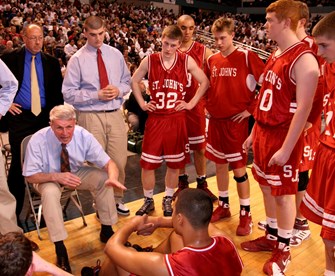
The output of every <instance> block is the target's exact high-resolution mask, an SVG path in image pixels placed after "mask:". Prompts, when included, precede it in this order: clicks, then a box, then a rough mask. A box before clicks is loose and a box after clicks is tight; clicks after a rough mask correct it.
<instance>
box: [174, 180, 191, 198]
mask: <svg viewBox="0 0 335 276" xmlns="http://www.w3.org/2000/svg"><path fill="white" fill-rule="evenodd" d="M186 188H188V175H187V174H183V175H179V181H178V189H177V191H175V193H174V194H173V197H172V200H175V199H176V197H177V195H178V194H179V193H180V192H181V191H182V190H184V189H186Z"/></svg>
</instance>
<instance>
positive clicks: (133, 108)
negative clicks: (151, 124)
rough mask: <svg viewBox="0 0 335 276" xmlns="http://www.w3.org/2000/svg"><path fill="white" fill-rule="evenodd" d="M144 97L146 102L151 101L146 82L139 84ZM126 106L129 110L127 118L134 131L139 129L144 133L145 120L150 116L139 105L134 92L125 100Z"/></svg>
mask: <svg viewBox="0 0 335 276" xmlns="http://www.w3.org/2000/svg"><path fill="white" fill-rule="evenodd" d="M139 86H140V90H141V94H142V97H143V99H144V101H145V102H146V103H148V102H149V101H150V95H148V94H147V89H146V87H145V84H144V82H143V81H142V82H140V84H139ZM124 108H125V109H126V110H127V111H128V113H127V120H128V122H129V124H130V125H131V129H130V130H132V131H139V132H140V133H141V134H143V133H144V127H145V122H146V120H147V118H148V113H147V112H146V111H143V110H142V108H141V107H140V106H139V105H138V103H137V101H136V99H135V96H134V94H133V93H131V94H130V96H129V99H128V100H126V101H125V102H124Z"/></svg>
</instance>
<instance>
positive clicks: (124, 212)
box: [116, 201, 130, 216]
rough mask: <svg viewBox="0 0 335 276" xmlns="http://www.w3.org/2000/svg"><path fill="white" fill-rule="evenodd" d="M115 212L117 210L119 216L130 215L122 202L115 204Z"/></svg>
mask: <svg viewBox="0 0 335 276" xmlns="http://www.w3.org/2000/svg"><path fill="white" fill-rule="evenodd" d="M116 210H117V213H118V214H119V215H121V216H129V214H130V211H129V209H128V208H127V206H126V205H124V203H123V202H122V201H120V202H118V203H116Z"/></svg>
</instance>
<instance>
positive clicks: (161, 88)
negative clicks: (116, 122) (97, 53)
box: [132, 25, 209, 216]
mask: <svg viewBox="0 0 335 276" xmlns="http://www.w3.org/2000/svg"><path fill="white" fill-rule="evenodd" d="M182 38H183V33H182V31H181V30H180V28H179V27H178V26H175V25H172V26H168V27H166V28H165V29H164V31H163V33H162V51H161V52H159V53H154V54H152V55H150V56H148V57H146V58H144V59H143V61H142V62H141V64H140V66H139V68H138V69H137V70H136V72H135V74H134V75H133V77H132V89H133V93H134V96H135V98H136V100H137V101H138V104H139V105H140V107H141V108H142V109H143V110H144V111H148V115H149V116H148V119H147V122H146V126H145V132H144V139H143V145H142V156H141V167H142V176H141V177H142V184H143V191H144V196H145V199H144V204H143V206H142V207H141V208H140V209H139V210H138V211H137V212H136V215H143V214H148V213H150V212H151V211H153V210H154V200H153V190H154V187H155V169H157V168H158V167H159V166H160V165H161V164H162V162H163V161H164V160H165V162H166V165H167V171H166V176H165V187H166V190H165V194H166V196H165V197H164V198H163V203H162V205H163V210H164V216H171V215H172V205H171V204H172V196H173V194H174V189H175V188H176V186H177V184H178V175H179V169H181V168H184V166H185V164H186V163H187V162H189V144H188V136H187V129H186V113H185V109H187V110H190V109H192V108H193V107H194V106H195V105H196V104H197V102H198V101H199V100H200V99H201V98H202V96H203V95H204V94H205V92H206V90H207V88H208V85H209V82H208V79H207V77H206V75H205V73H204V72H203V71H202V70H201V69H200V68H199V67H198V65H197V63H196V62H195V61H194V59H193V58H192V57H190V56H188V55H185V54H183V53H180V52H177V49H178V48H179V47H180V45H181V41H182ZM147 73H148V79H149V90H150V95H151V101H150V102H149V103H146V102H144V100H143V97H142V96H141V91H140V88H139V83H140V82H141V81H142V79H143V78H144V76H145V75H146V74H147ZM188 73H190V74H191V75H192V76H194V77H195V79H196V80H197V81H198V82H199V87H198V90H197V92H196V93H195V95H194V96H193V97H192V99H191V100H190V101H189V102H187V103H186V102H185V101H184V100H183V99H184V96H185V93H186V92H185V87H186V85H187V81H188Z"/></svg>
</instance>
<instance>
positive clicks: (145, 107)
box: [141, 101, 156, 112]
mask: <svg viewBox="0 0 335 276" xmlns="http://www.w3.org/2000/svg"><path fill="white" fill-rule="evenodd" d="M141 108H142V110H143V111H149V112H153V111H155V110H156V102H155V101H150V102H148V103H145V104H144V105H143V106H141Z"/></svg>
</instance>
